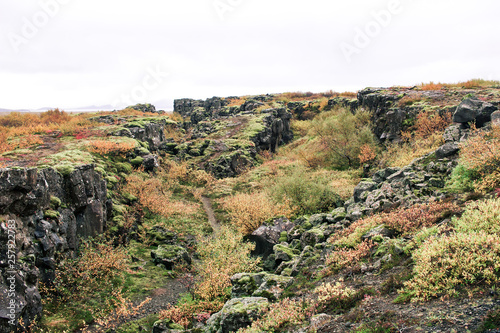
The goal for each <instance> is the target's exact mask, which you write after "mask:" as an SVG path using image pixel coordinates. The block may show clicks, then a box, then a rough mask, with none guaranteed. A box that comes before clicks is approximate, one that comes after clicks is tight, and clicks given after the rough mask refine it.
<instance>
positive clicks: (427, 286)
mask: <svg viewBox="0 0 500 333" xmlns="http://www.w3.org/2000/svg"><path fill="white" fill-rule="evenodd" d="M413 260H414V262H415V267H414V269H413V272H414V274H415V276H414V277H413V278H412V279H411V280H410V281H407V282H405V283H404V285H405V287H404V288H403V290H400V293H402V294H408V295H409V297H411V298H412V299H413V300H428V299H430V298H432V297H440V296H454V295H456V294H457V293H459V292H460V289H459V288H460V287H464V286H471V285H487V286H489V285H494V284H498V282H499V276H500V237H499V236H498V235H488V234H486V233H484V232H468V233H461V232H460V233H453V234H451V235H448V236H440V237H436V236H433V237H431V238H429V240H427V241H426V242H425V243H424V244H422V246H421V247H420V248H419V249H418V250H416V251H415V252H414V254H413Z"/></svg>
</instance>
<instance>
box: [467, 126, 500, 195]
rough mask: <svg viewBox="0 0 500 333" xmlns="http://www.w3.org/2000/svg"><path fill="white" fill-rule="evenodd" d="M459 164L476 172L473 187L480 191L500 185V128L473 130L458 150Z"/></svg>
mask: <svg viewBox="0 0 500 333" xmlns="http://www.w3.org/2000/svg"><path fill="white" fill-rule="evenodd" d="M460 164H463V165H464V166H465V167H466V168H467V169H469V170H474V171H475V172H477V173H478V175H479V179H478V180H475V181H474V187H475V188H476V189H477V190H478V191H481V192H485V191H487V190H490V189H493V188H495V187H499V186H500V128H499V127H498V126H494V127H493V128H492V130H491V131H490V132H485V131H475V132H474V135H473V136H472V137H470V138H469V139H468V140H467V141H466V142H465V143H464V144H462V145H461V150H460Z"/></svg>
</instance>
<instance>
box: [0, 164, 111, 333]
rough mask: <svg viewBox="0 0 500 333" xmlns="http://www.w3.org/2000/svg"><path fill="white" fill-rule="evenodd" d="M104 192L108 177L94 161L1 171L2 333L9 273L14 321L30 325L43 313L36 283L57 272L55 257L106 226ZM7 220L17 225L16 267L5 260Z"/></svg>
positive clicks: (107, 213) (6, 328)
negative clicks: (65, 169) (63, 170)
mask: <svg viewBox="0 0 500 333" xmlns="http://www.w3.org/2000/svg"><path fill="white" fill-rule="evenodd" d="M106 196H107V189H106V181H105V180H103V179H102V178H101V175H100V174H99V173H97V172H96V171H94V166H93V165H83V166H80V167H77V168H75V169H74V170H72V171H71V172H69V173H68V174H67V175H61V174H59V173H58V172H57V171H55V170H54V169H51V168H49V169H43V170H37V169H34V168H33V169H1V170H0V221H1V222H2V227H1V230H0V238H1V244H0V249H1V252H0V270H1V271H2V278H1V279H0V332H10V330H11V329H12V326H9V324H8V320H9V318H8V317H6V314H7V312H6V309H5V307H6V306H7V304H8V299H7V298H6V297H7V296H8V294H7V291H8V290H9V288H10V285H11V282H10V281H9V280H8V278H9V277H11V276H14V277H15V284H14V285H15V291H16V295H15V304H16V306H17V308H16V311H15V315H16V322H17V319H18V318H22V321H23V322H24V324H25V326H26V327H27V326H28V325H29V323H30V322H31V321H32V320H34V319H35V317H37V316H38V317H39V316H40V315H41V311H42V305H41V300H40V293H39V291H38V282H39V281H49V280H50V279H51V278H52V277H53V274H54V269H55V265H56V260H57V256H58V255H59V254H63V253H65V252H71V251H74V250H76V249H77V248H78V246H79V238H82V237H92V236H96V235H98V234H100V233H102V232H103V231H104V230H105V229H106V222H107V220H108V218H109V217H110V214H111V208H112V203H111V201H108V200H107V198H106ZM8 221H14V224H15V228H14V229H13V230H14V232H15V241H16V242H15V243H16V244H15V254H16V260H15V265H14V267H10V263H12V262H9V261H8V260H7V259H8V253H9V252H8V248H7V243H8V239H9V234H12V231H9V230H12V229H9V228H8V224H7V222H8ZM9 259H10V258H9ZM12 268H14V269H12ZM11 271H12V272H14V274H10V273H9V272H11Z"/></svg>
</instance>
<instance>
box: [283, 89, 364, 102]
mask: <svg viewBox="0 0 500 333" xmlns="http://www.w3.org/2000/svg"><path fill="white" fill-rule="evenodd" d="M357 95H358V93H357V92H347V91H346V92H342V93H338V92H334V91H333V90H329V91H325V92H322V93H313V92H310V91H308V92H301V91H296V92H286V93H282V94H279V95H278V97H277V99H278V100H286V101H290V102H299V101H310V100H314V99H322V98H326V99H329V98H334V97H346V98H355V97H357Z"/></svg>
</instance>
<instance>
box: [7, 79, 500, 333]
mask: <svg viewBox="0 0 500 333" xmlns="http://www.w3.org/2000/svg"><path fill="white" fill-rule="evenodd" d="M495 85H498V83H497V82H486V81H482V80H473V81H470V82H464V83H460V84H459V85H444V84H434V83H431V84H423V85H420V86H417V87H416V88H415V89H407V88H404V87H394V88H390V89H386V90H383V91H380V92H379V93H380V94H381V96H389V97H388V99H387V103H386V104H387V108H388V109H387V110H394V109H397V108H404V111H405V112H407V113H406V114H405V115H404V117H406V118H405V119H401V121H400V123H401V124H398V126H399V125H400V127H398V128H400V129H401V132H400V133H396V136H397V139H396V140H394V142H392V143H391V142H388V141H389V140H387V141H386V142H384V143H382V142H379V140H377V138H376V137H375V135H374V129H375V128H376V126H379V125H380V124H378V123H377V121H387V119H385V118H384V119H380V118H381V117H389V116H390V114H388V113H385V114H383V115H382V116H380V115H379V114H373V113H370V112H368V111H366V110H367V109H368V107H367V106H365V108H357V106H359V105H358V103H357V102H358V101H357V100H353V99H352V98H354V97H355V94H336V93H333V92H327V93H323V94H312V93H310V94H309V93H287V94H282V95H267V96H262V97H260V98H257V97H255V98H253V102H251V103H255V104H256V106H255V109H254V110H253V111H244V112H240V111H239V110H240V106H241V105H242V104H243V103H246V102H247V101H249V100H251V99H252V97H244V98H238V99H236V98H235V99H230V100H228V101H225V105H223V106H222V109H221V110H220V115H217V114H216V112H211V113H207V112H205V109H203V108H198V109H196V110H194V111H193V112H192V113H188V114H187V115H184V116H185V117H186V118H185V119H182V118H181V116H180V115H165V114H157V113H152V112H154V111H155V109H154V107H152V106H151V105H148V104H145V105H136V106H132V107H130V108H128V109H125V110H121V111H118V112H114V113H108V114H97V115H95V114H94V115H90V116H88V115H87V116H83V115H78V116H70V115H68V114H66V113H64V112H62V111H59V110H53V111H52V112H50V114H47V115H43V116H36V117H32V116H26V117H24V116H23V115H15V116H9V117H6V118H1V117H0V127H2V128H4V129H5V133H7V134H6V135H5V134H2V133H1V131H0V153H1V154H2V155H1V156H0V167H2V166H4V164H5V163H7V164H8V165H10V166H12V165H13V164H15V162H18V161H23V158H26V159H27V161H26V165H36V166H37V167H38V168H40V169H41V168H46V167H53V168H55V169H56V170H57V171H58V172H59V173H60V174H61V175H62V176H63V177H66V178H65V179H66V180H68V179H70V178H71V177H73V175H72V173H73V172H74V171H75V170H77V167H78V166H80V165H82V164H93V165H94V166H95V170H96V171H97V172H98V173H99V174H100V177H102V179H103V180H105V181H106V186H107V189H108V191H107V199H109V201H108V202H109V203H111V202H112V203H113V206H112V209H110V210H109V211H108V212H106V213H107V214H110V215H108V216H107V217H109V219H108V220H107V222H106V228H107V230H106V232H105V235H103V236H102V238H97V239H94V240H87V241H84V242H83V243H82V244H81V246H80V248H79V249H78V250H77V251H69V250H66V249H63V250H60V249H58V251H61V253H59V252H57V255H55V256H54V257H57V262H56V264H57V269H56V270H55V271H53V272H50V273H51V274H54V280H53V282H52V283H48V284H46V285H43V286H42V288H41V291H42V297H43V302H44V316H43V319H42V322H41V328H40V329H41V330H48V331H54V332H62V331H73V330H77V329H81V328H84V327H85V326H86V325H88V324H90V323H94V324H96V325H98V327H99V329H101V330H103V331H106V330H108V329H114V331H116V332H123V333H125V332H140V331H149V332H150V331H151V330H152V327H153V325H154V323H155V322H157V321H158V320H164V323H168V325H169V326H170V327H176V328H181V327H183V328H188V329H191V328H193V329H195V328H194V327H195V325H197V323H206V321H207V319H208V318H209V317H210V315H211V314H213V313H216V312H218V311H220V310H221V308H222V307H223V305H224V304H225V303H226V301H228V300H229V299H230V298H231V297H232V296H231V292H232V290H231V277H232V276H233V275H234V274H236V273H250V272H257V273H258V274H260V272H261V271H266V274H268V273H273V274H281V276H282V277H283V276H286V277H287V278H288V277H291V278H293V282H291V283H292V284H291V285H287V287H283V289H284V290H280V288H279V286H277V285H276V284H275V285H272V286H266V288H268V289H266V290H260V291H259V295H266V296H268V297H269V299H270V303H269V307H268V309H267V310H266V311H264V312H265V313H264V314H263V315H262V316H261V317H260V318H255V319H254V320H253V323H252V324H251V325H249V326H248V327H247V328H245V329H241V330H240V332H262V331H264V332H266V331H269V332H286V331H291V330H296V329H297V328H300V327H306V326H308V327H310V325H311V322H315V323H316V324H317V325H318V326H317V327H316V328H315V329H317V328H319V327H321V325H322V324H321V325H320V323H321V320H325V323H331V324H332V323H339V325H340V324H341V323H349V325H348V326H345V329H347V327H349V329H348V330H350V331H352V332H396V331H397V330H398V329H401V330H402V329H403V328H404V327H413V328H415V327H417V326H418V325H422V324H423V323H424V324H425V320H426V319H425V320H424V319H421V318H420V317H418V316H413V314H412V313H411V311H410V313H404V315H407V316H408V318H403V319H401V318H400V317H398V316H401V315H402V313H403V312H404V311H399V310H397V315H398V316H396V314H395V313H393V312H392V310H393V309H391V310H388V309H387V308H388V307H390V306H391V304H392V303H391V302H400V303H404V302H406V301H413V302H417V301H418V302H426V301H428V300H436V302H438V299H447V300H448V301H450V302H454V300H455V297H463V296H465V295H466V296H474V297H478V298H484V297H486V295H489V292H490V291H491V292H492V293H493V294H494V293H496V288H498V285H499V284H500V280H499V278H500V264H499V263H500V245H499V244H500V238H499V233H500V200H499V199H498V198H497V195H498V191H496V192H495V190H497V189H498V188H499V187H500V180H499V179H500V168H499V165H500V158H499V156H500V153H499V149H498V147H499V146H500V145H499V142H498V141H499V138H500V134H499V133H500V132H499V130H498V128H493V129H491V130H485V129H481V130H474V129H472V131H471V135H470V138H469V139H468V141H466V142H463V143H461V144H460V148H461V150H460V153H459V154H460V155H459V158H458V161H456V159H455V158H454V157H451V158H448V157H447V158H445V159H442V160H438V159H437V157H436V156H437V154H435V153H433V152H434V151H435V150H436V148H438V147H440V146H441V145H442V144H443V143H444V141H443V139H442V134H443V132H444V130H445V128H447V126H448V125H449V124H450V121H451V118H450V112H449V110H450V109H451V108H452V106H456V104H457V103H459V102H460V101H461V100H462V99H463V98H464V97H467V94H469V93H471V91H470V89H471V87H481V90H478V91H475V92H474V93H475V94H476V95H477V96H478V97H479V98H482V99H484V100H488V101H496V100H495V99H498V96H500V94H498V91H497V90H495V89H497V88H494V86H495ZM427 90H443V91H444V92H445V93H444V94H443V96H445V97H443V98H445V99H446V100H439V101H436V100H435V98H433V97H429V96H431V95H428V94H427V93H426V91H427ZM483 90H484V91H483ZM381 98H383V97H381ZM261 101H262V102H261ZM247 104H248V103H247ZM381 105H382V104H381ZM285 106H286V107H287V108H288V109H289V110H290V111H291V113H293V114H292V115H290V116H293V119H292V121H291V124H290V125H291V127H292V129H293V131H294V138H293V141H291V142H289V143H288V144H286V145H282V146H281V147H280V148H279V149H278V150H277V151H274V150H273V152H271V151H269V150H267V149H269V148H271V147H269V145H270V144H271V143H270V141H266V140H269V137H267V136H266V135H267V134H269V133H270V131H269V126H270V124H269V121H268V120H269V119H272V118H267V117H271V116H272V115H273V113H277V111H276V110H273V109H272V108H273V107H274V108H277V107H279V108H283V107H285ZM242 109H243V108H242ZM247 110H248V109H247ZM387 110H384V112H385V111H387ZM292 111H293V112H292ZM379 111H380V110H379ZM382 113H383V112H382ZM404 117H403V118H404ZM189 118H191V120H192V122H190V121H189ZM266 118H267V119H266ZM48 119H50V121H49V120H48ZM30 121H32V122H34V124H35V126H28V125H27V124H29V122H30ZM98 121H103V122H101V123H98V124H97V123H96V122H98ZM275 125H276V126H278V127H279V121H277V122H276V123H275ZM23 126H24V127H26V129H23ZM151 126H158V127H155V130H158V131H163V133H162V138H167V140H166V141H163V142H161V143H159V142H156V141H155V140H150V138H146V139H145V138H144V137H141V138H140V139H137V138H133V136H134V135H135V134H134V133H135V132H134V131H136V130H137V128H139V129H141V130H142V129H146V128H150V127H151ZM134 128H135V130H134ZM384 130H385V129H384ZM271 132H272V131H271ZM141 133H142V132H141ZM393 134H394V133H393ZM121 135H124V136H121ZM290 139H291V135H290ZM143 140H144V141H143ZM162 140H163V139H162ZM259 140H261V141H259ZM38 147H41V148H40V149H38ZM46 147H49V148H46ZM158 147H160V148H158ZM272 148H274V147H272ZM149 154H154V155H157V157H158V161H159V166H158V167H156V166H154V167H152V168H153V169H151V166H149V167H150V168H149V169H148V167H147V166H146V165H145V163H144V161H145V156H146V155H149ZM410 163H412V164H411V165H410ZM408 165H410V166H408ZM455 166H456V167H455ZM386 167H399V168H404V169H399V168H388V169H385V168H386ZM452 169H453V170H452ZM360 182H362V183H360ZM358 184H360V185H359V186H358ZM445 184H446V186H445ZM83 186H85V184H84V185H83ZM94 186H97V184H94ZM401 189H402V190H401ZM398 191H399V192H398ZM354 192H355V195H354V196H353V193H354ZM51 194H52V196H50V200H49V201H48V203H47V205H46V207H44V208H43V210H42V211H41V212H42V213H43V218H44V220H45V221H48V222H50V224H51V225H52V228H53V229H57V227H59V228H63V227H64V223H66V222H65V221H64V219H63V218H64V217H65V215H64V214H65V211H66V210H67V209H68V208H69V209H74V207H73V206H72V205H73V203H72V198H65V197H62V196H61V194H60V193H59V192H55V193H51ZM56 195H57V196H56ZM477 198H482V200H481V201H473V200H472V199H477ZM45 201H47V200H45ZM78 213H81V212H78ZM75 215H77V214H76V213H75ZM212 215H213V216H212ZM78 218H79V217H78ZM209 218H210V220H209ZM40 219H41V216H40ZM277 219H279V221H280V223H283V225H286V224H287V223H288V225H290V226H291V227H290V228H288V229H286V230H284V227H283V229H282V228H281V227H280V228H277V229H276V230H274V229H272V227H273V226H274V225H275V223H277V222H276V220H277ZM44 223H45V222H44ZM263 225H264V226H268V227H270V228H269V229H264V228H262V229H260V230H259V231H262V230H263V229H264V230H266V231H265V232H268V233H269V235H265V237H269V238H271V237H272V242H269V244H267V243H266V246H267V247H268V248H265V251H264V250H263V252H266V254H265V255H264V257H263V258H259V257H257V256H252V252H253V251H254V250H255V245H254V244H253V243H251V242H248V241H247V239H252V237H253V236H249V235H250V234H251V233H252V232H254V231H255V230H256V229H257V228H259V227H261V226H263ZM44 226H48V224H45V225H44ZM37 227H38V226H37ZM37 231H38V232H37V235H39V236H37V237H40V238H37V239H34V240H33V244H34V246H37V247H40V248H42V247H43V246H46V245H45V244H46V243H45V242H46V241H47V239H45V238H43V237H44V233H43V232H41V231H40V230H37ZM254 236H255V235H254ZM266 241H267V240H266ZM276 242H277V243H276ZM275 243H276V244H275ZM162 251H163V253H162ZM152 255H153V256H156V257H158V258H159V259H156V257H155V260H156V262H154V261H153V260H152ZM261 255H262V254H261ZM176 256H180V257H183V258H184V261H182V260H177V261H175V260H173V259H172V258H174V259H175V258H176ZM185 257H188V259H189V260H188V259H186V258H185ZM39 259H41V258H34V257H30V256H24V257H23V258H22V259H21V261H22V262H23V263H27V264H28V263H30V262H31V261H36V260H39ZM169 259H172V261H173V262H172V263H170V262H168V264H167V260H169ZM162 260H165V261H162ZM155 263H156V264H155ZM166 268H168V269H166ZM257 273H256V274H257ZM177 278H178V279H179V281H181V282H182V283H183V291H184V292H185V293H184V294H183V295H182V296H181V297H180V298H179V300H178V302H177V303H176V304H175V305H173V306H166V305H165V306H164V307H163V308H162V309H161V311H160V312H159V313H158V314H152V313H148V312H146V313H144V314H141V315H140V316H139V318H138V319H137V320H131V316H133V315H134V314H135V313H137V312H138V311H140V309H141V302H143V301H145V300H146V299H147V298H148V297H151V296H153V297H154V295H155V291H156V290H157V289H158V288H165V289H168V288H169V286H170V285H171V284H172V283H174V279H177ZM254 287H256V288H257V286H254ZM263 288H264V287H263ZM233 297H234V296H233ZM417 304H418V303H417ZM142 305H144V304H142ZM415 306H416V307H418V306H419V305H415ZM424 306H425V305H424ZM399 307H405V305H404V304H400V305H399ZM398 309H399V308H398ZM395 311H396V310H395ZM365 312H366V316H365ZM320 313H321V314H323V313H326V315H321V316H318V314H320ZM117 314H118V315H117ZM328 315H331V316H333V317H328ZM410 316H413V317H411V318H409V317H410ZM318 318H319V319H318ZM321 318H323V319H321ZM325 318H326V319H325ZM332 318H334V320H333V319H332ZM115 319H118V320H121V321H123V322H124V324H123V325H121V326H119V327H113V325H114V323H113V320H115ZM443 321H444V320H443ZM433 322H434V321H433ZM436 322H439V320H437V319H436ZM498 322H499V321H498V309H493V310H492V311H491V312H490V313H489V314H488V315H487V316H486V318H484V320H483V323H482V326H481V327H482V328H484V329H488V328H493V327H496V326H495V325H498ZM405 325H408V326H405ZM325 327H327V328H325V329H328V326H325ZM339 327H343V328H342V329H344V326H339ZM332 329H333V328H332ZM336 329H337V328H336ZM236 330H237V328H236ZM444 330H445V329H444Z"/></svg>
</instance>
